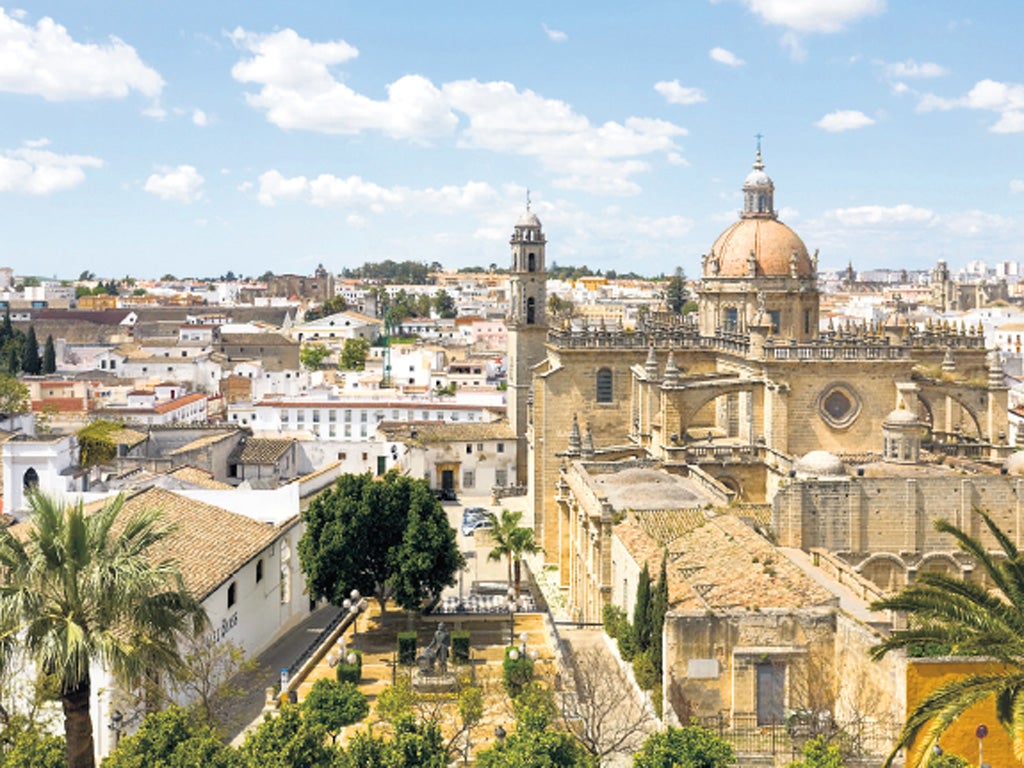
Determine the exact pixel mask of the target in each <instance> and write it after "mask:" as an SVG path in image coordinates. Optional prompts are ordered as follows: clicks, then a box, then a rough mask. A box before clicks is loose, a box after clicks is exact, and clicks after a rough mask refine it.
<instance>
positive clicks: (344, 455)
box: [338, 451, 348, 461]
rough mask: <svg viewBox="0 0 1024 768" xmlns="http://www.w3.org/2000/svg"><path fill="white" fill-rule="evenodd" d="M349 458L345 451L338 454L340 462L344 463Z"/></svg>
mask: <svg viewBox="0 0 1024 768" xmlns="http://www.w3.org/2000/svg"><path fill="white" fill-rule="evenodd" d="M347 458H348V454H347V453H345V452H344V451H341V452H339V453H338V461H344V460H345V459H347Z"/></svg>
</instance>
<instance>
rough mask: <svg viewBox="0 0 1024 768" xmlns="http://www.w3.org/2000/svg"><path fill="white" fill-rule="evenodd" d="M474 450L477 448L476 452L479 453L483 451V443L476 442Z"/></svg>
mask: <svg viewBox="0 0 1024 768" xmlns="http://www.w3.org/2000/svg"><path fill="white" fill-rule="evenodd" d="M476 450H477V453H481V452H483V450H484V444H483V443H477V444H476Z"/></svg>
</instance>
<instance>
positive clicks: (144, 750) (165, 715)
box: [103, 704, 241, 768]
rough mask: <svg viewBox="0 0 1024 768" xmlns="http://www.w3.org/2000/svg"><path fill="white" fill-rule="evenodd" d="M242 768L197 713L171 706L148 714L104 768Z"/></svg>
mask: <svg viewBox="0 0 1024 768" xmlns="http://www.w3.org/2000/svg"><path fill="white" fill-rule="evenodd" d="M193 766H203V768H236V767H237V768H241V761H240V760H239V758H238V756H237V755H236V754H235V751H234V750H233V749H231V747H228V746H226V745H225V744H223V743H222V742H221V740H220V737H219V736H218V735H217V732H216V731H215V730H214V729H213V728H212V727H210V726H209V725H207V724H206V723H205V722H203V721H202V719H201V717H200V716H199V715H198V713H196V712H193V711H190V710H186V709H182V708H181V707H179V706H176V705H174V704H172V705H170V706H169V707H168V708H167V709H165V710H164V711H162V712H153V713H152V714H150V715H147V716H146V717H145V718H144V719H143V721H142V724H141V725H140V726H139V730H138V731H137V732H136V733H134V734H132V735H131V736H125V737H123V738H122V739H121V740H120V741H119V742H118V744H117V747H116V748H115V749H114V751H113V752H111V753H110V755H109V756H108V757H107V758H106V759H105V760H104V761H103V768H193Z"/></svg>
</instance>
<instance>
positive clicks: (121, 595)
mask: <svg viewBox="0 0 1024 768" xmlns="http://www.w3.org/2000/svg"><path fill="white" fill-rule="evenodd" d="M123 503H124V498H123V497H122V496H118V497H117V498H115V499H113V500H112V501H110V502H108V503H107V504H105V505H104V506H103V507H102V508H101V509H100V510H99V511H97V512H95V513H92V514H86V513H85V510H84V508H83V506H82V503H81V502H79V503H78V504H76V505H74V506H68V505H66V504H64V503H63V502H61V501H58V500H56V499H53V498H51V497H48V496H44V495H42V494H33V495H32V496H31V497H30V504H31V508H32V517H31V518H30V524H29V529H28V531H27V533H26V535H25V536H24V537H23V539H19V538H16V537H15V536H14V535H12V533H11V531H10V530H9V529H3V530H0V572H2V573H3V574H4V576H5V580H4V583H3V585H2V586H0V665H6V664H7V663H8V662H10V661H11V659H12V655H14V654H17V653H23V654H25V655H26V656H27V657H28V658H30V659H31V660H32V661H33V662H34V663H35V667H36V669H37V671H38V673H39V674H42V675H47V676H49V677H51V678H52V679H53V680H54V683H55V684H56V685H57V687H58V689H59V691H60V698H61V703H62V704H63V707H64V733H65V736H66V737H67V756H68V766H69V768H93V766H94V765H95V762H94V756H93V751H94V748H93V726H92V717H91V714H90V712H89V694H90V684H91V681H90V674H89V668H90V665H91V664H92V663H94V662H99V663H101V664H103V666H104V667H105V668H106V669H108V670H110V671H111V672H112V673H113V674H114V675H115V677H116V678H117V679H118V681H119V682H121V683H123V684H125V685H129V686H131V685H139V684H140V683H142V682H143V681H145V680H146V679H151V678H152V676H153V675H154V674H156V673H159V672H168V673H171V674H175V673H177V672H179V671H180V670H181V668H182V660H181V656H180V655H179V653H178V639H179V637H182V636H184V635H189V634H192V635H194V634H196V633H198V632H199V631H201V630H202V628H203V627H205V625H206V614H205V612H204V611H203V609H202V607H201V606H200V605H199V604H198V602H197V601H196V600H195V599H194V598H193V597H192V596H191V595H190V594H189V593H188V591H187V590H186V588H185V586H184V581H183V579H182V576H181V573H180V571H179V570H178V568H177V566H176V565H175V564H174V563H172V562H170V561H166V560H163V561H159V560H157V558H156V557H155V553H153V552H152V551H151V550H152V548H153V547H154V545H157V544H159V543H160V542H161V541H162V540H164V539H165V538H166V537H167V536H168V534H169V533H170V532H171V530H170V529H169V528H167V527H166V526H162V525H161V524H160V522H159V512H157V511H145V512H140V513H138V514H135V515H133V516H132V517H130V518H128V519H122V518H120V517H119V513H120V511H121V508H122V506H123Z"/></svg>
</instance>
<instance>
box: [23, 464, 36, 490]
mask: <svg viewBox="0 0 1024 768" xmlns="http://www.w3.org/2000/svg"><path fill="white" fill-rule="evenodd" d="M21 490H22V493H24V494H25V495H26V496H28V495H29V494H30V493H35V492H36V491H38V490H39V473H38V472H36V470H35V469H34V468H33V467H29V468H28V470H27V471H26V472H25V475H24V477H22V479H21Z"/></svg>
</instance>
